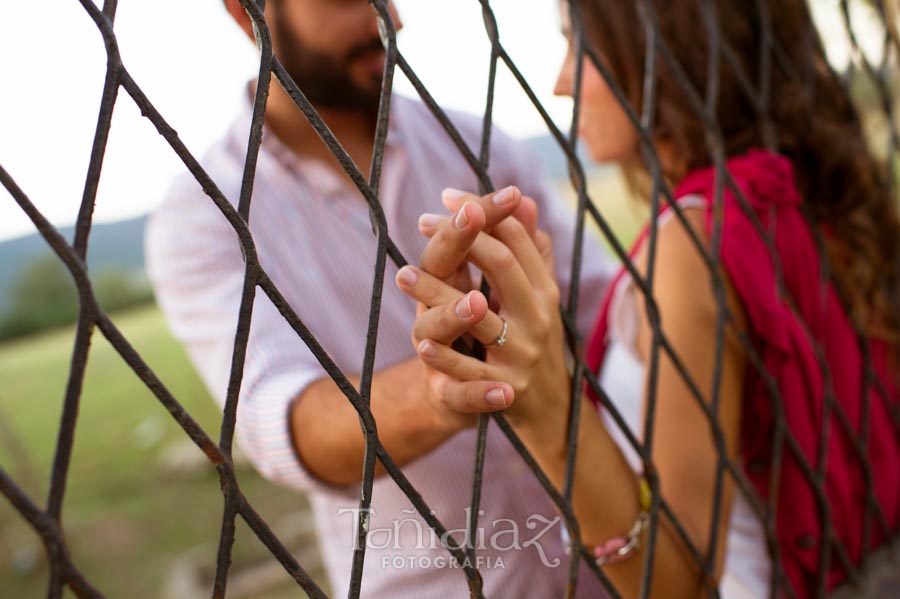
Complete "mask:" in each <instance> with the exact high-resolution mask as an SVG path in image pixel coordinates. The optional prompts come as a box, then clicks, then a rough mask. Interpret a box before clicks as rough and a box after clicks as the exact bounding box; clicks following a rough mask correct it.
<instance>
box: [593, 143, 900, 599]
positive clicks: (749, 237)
mask: <svg viewBox="0 0 900 599" xmlns="http://www.w3.org/2000/svg"><path fill="white" fill-rule="evenodd" d="M728 170H729V171H730V173H731V175H732V177H733V178H734V180H735V182H736V183H737V185H738V187H739V188H740V189H741V191H742V193H743V195H744V197H745V198H746V200H747V202H749V204H750V205H751V207H752V209H753V210H754V211H755V213H756V216H757V217H758V218H759V220H760V222H761V223H762V225H763V230H765V231H774V235H775V239H774V241H775V247H776V250H777V254H778V257H779V259H780V261H781V266H782V271H783V281H784V284H785V287H786V288H787V290H788V292H789V294H790V295H791V297H793V299H794V301H795V302H796V306H797V310H798V313H799V316H800V317H801V318H802V320H803V321H805V322H806V323H807V324H808V327H809V330H810V331H811V332H812V335H813V336H814V337H815V338H816V342H817V343H818V344H819V345H820V346H821V348H822V350H823V353H824V357H825V361H826V362H827V365H828V370H829V375H830V376H831V387H832V389H833V391H834V395H835V397H836V399H837V403H838V404H840V406H841V408H842V409H843V411H844V413H845V414H846V415H847V417H848V420H849V422H850V424H851V426H852V427H853V430H854V431H856V433H857V434H858V433H859V431H860V421H861V414H862V408H863V398H862V392H861V391H862V385H863V367H864V361H863V356H862V352H861V348H860V344H859V341H858V338H857V336H856V334H855V333H854V329H853V328H852V326H851V324H850V321H849V318H848V316H847V314H846V312H845V310H844V309H843V307H842V304H841V302H840V300H839V298H838V296H837V293H836V291H835V289H834V286H833V285H830V284H829V285H828V287H827V293H823V292H822V286H821V284H820V279H819V277H820V273H819V254H818V252H817V248H816V244H815V241H814V239H813V236H812V233H811V231H810V228H809V225H808V223H807V221H806V219H805V218H804V217H803V215H802V213H801V211H800V203H801V201H802V200H801V197H800V194H799V192H798V190H797V186H796V183H795V181H794V174H793V169H792V167H791V163H790V161H789V160H788V159H787V158H784V157H782V156H778V155H776V154H772V153H769V152H765V151H760V150H754V151H751V152H749V153H747V154H746V155H743V156H739V157H735V158H732V159H730V160H729V161H728ZM714 185H715V170H714V169H712V168H705V169H700V170H696V171H693V172H691V173H690V174H688V176H687V177H686V178H685V179H684V181H682V182H681V184H680V185H679V186H678V189H677V190H676V192H675V197H676V198H680V197H683V196H685V195H695V194H696V195H700V196H703V197H704V198H706V199H707V208H706V232H707V234H708V235H711V234H712V224H713V212H712V199H713V198H714ZM668 209H669V207H668V205H667V206H665V208H664V209H663V211H665V210H668ZM774 225H777V226H774ZM646 236H647V230H645V231H644V232H643V233H642V234H641V236H640V237H639V239H638V241H637V242H636V244H635V248H636V247H638V246H639V245H640V244H641V241H642V240H643V239H644V238H645V237H646ZM634 251H635V249H634V248H633V249H632V254H633V253H634ZM720 256H721V260H722V264H723V267H724V268H725V270H726V271H727V272H728V275H729V277H730V279H731V282H732V284H733V285H734V289H735V291H736V293H737V295H738V297H739V298H740V301H741V303H742V305H743V307H744V309H745V311H746V314H747V320H748V326H749V329H750V337H751V339H752V341H753V345H754V347H755V349H756V351H757V352H758V353H759V355H760V356H761V358H762V360H763V363H764V365H765V367H766V369H767V370H768V372H769V373H771V375H772V376H773V377H774V379H775V380H776V381H777V385H778V389H779V392H780V394H781V397H782V398H783V410H784V417H785V420H786V424H787V429H788V430H789V431H791V433H792V434H793V435H794V437H795V438H796V439H797V441H798V444H799V447H800V449H801V451H802V453H803V455H804V456H805V458H806V460H807V462H808V463H809V464H811V465H812V467H813V469H815V468H816V464H817V455H818V445H819V439H820V438H821V435H822V434H823V432H824V431H823V427H822V412H823V407H824V394H825V389H826V387H825V385H824V381H823V377H822V374H821V373H820V368H819V363H818V361H817V360H816V355H815V353H814V348H813V346H812V345H811V344H810V343H809V340H808V337H807V335H806V333H805V332H804V330H803V328H802V326H801V324H800V322H801V321H800V320H799V319H798V316H797V315H796V314H795V313H794V312H793V311H792V310H791V309H790V308H789V307H788V305H787V303H786V302H785V301H783V300H782V299H781V298H780V297H779V293H778V286H777V284H776V269H775V263H774V262H773V260H772V257H771V255H770V253H769V251H768V249H767V248H766V246H765V244H764V242H763V240H762V238H761V237H760V236H759V235H758V234H757V232H756V229H755V228H754V226H753V224H752V222H751V220H750V218H749V217H748V216H747V215H746V214H745V213H744V210H743V209H742V208H741V206H740V204H739V201H738V199H737V197H735V195H734V194H733V193H731V191H730V190H728V189H727V188H726V192H725V194H724V218H723V223H722V244H721V254H720ZM623 274H624V269H622V271H621V272H620V273H619V275H618V277H617V278H616V281H615V282H617V281H618V279H619V278H620V277H621V276H622V275H623ZM615 282H614V283H613V284H612V285H611V286H610V293H609V294H608V295H607V298H606V299H605V300H604V302H603V305H602V308H601V310H600V313H599V315H598V319H597V324H596V327H595V329H594V333H593V336H592V338H591V340H590V341H589V343H588V349H587V352H586V360H587V364H588V366H589V367H590V368H591V370H592V371H593V372H595V373H597V372H599V370H600V365H601V364H602V362H603V356H604V353H605V351H606V346H607V340H608V339H607V333H608V330H609V320H608V319H609V307H610V299H611V298H610V296H611V290H612V289H614V288H615ZM866 341H867V343H868V345H869V351H870V353H871V358H872V366H873V368H874V372H875V375H876V377H877V378H878V379H879V380H880V381H881V383H882V384H883V385H884V388H885V389H886V391H887V397H883V396H881V394H880V393H879V391H878V389H876V388H874V386H873V385H869V387H868V394H869V400H870V404H869V406H870V414H871V415H870V431H869V443H868V459H869V461H870V463H871V466H872V472H873V473H874V487H875V496H876V499H877V502H878V503H879V504H880V506H881V508H882V510H883V511H884V514H885V515H886V517H887V521H888V524H889V526H890V527H891V529H892V530H897V520H898V508H900V434H898V428H897V425H896V424H895V423H894V417H893V416H892V414H891V411H890V410H889V409H888V407H887V405H890V406H891V409H893V410H895V411H896V410H897V408H898V403H900V402H898V387H897V385H896V379H895V378H894V374H895V373H893V372H892V371H891V370H890V365H889V355H890V354H889V351H890V349H891V348H890V347H889V346H888V345H887V344H886V343H884V342H882V341H879V340H875V339H868V340H866ZM889 373H890V374H889ZM589 396H590V397H591V399H592V401H594V402H595V404H596V403H597V398H596V397H595V396H594V395H593V393H592V392H590V390H589ZM886 404H887V405H886ZM775 422H776V420H775V415H774V413H773V407H772V400H771V399H770V396H769V393H768V391H767V389H766V386H765V384H764V382H763V379H762V378H761V376H760V374H759V372H757V370H756V369H755V368H754V367H753V366H752V365H749V364H748V366H747V371H746V380H745V384H744V392H743V416H742V422H741V458H742V465H743V467H744V471H745V472H746V474H747V476H748V478H749V480H750V481H751V482H752V483H753V485H754V486H755V488H756V490H757V491H758V492H759V494H760V496H761V497H762V498H763V499H764V500H767V499H768V498H769V496H770V494H771V493H772V490H771V489H770V473H771V468H772V466H773V464H774V459H773V447H772V446H773V443H772V440H773V434H774V430H775ZM827 434H828V442H827V462H826V464H827V466H826V469H825V485H824V491H825V497H826V498H827V501H828V506H829V510H830V512H831V519H832V522H833V526H834V531H835V534H836V536H837V539H838V540H839V541H840V543H841V544H842V545H843V547H844V548H845V549H846V550H847V553H848V554H849V557H850V559H851V560H852V561H853V562H854V564H857V565H858V564H859V562H860V560H861V556H862V553H863V546H862V545H863V522H864V513H865V493H864V490H865V484H864V478H863V469H862V467H861V465H860V462H859V459H858V458H857V457H856V454H855V452H854V449H853V445H852V443H851V441H850V438H849V436H848V435H847V434H846V432H845V428H844V427H843V426H842V425H841V424H840V423H839V422H838V418H837V415H836V414H832V416H831V419H830V423H829V426H828V430H827ZM775 492H776V493H777V501H776V505H777V515H776V536H777V539H778V544H779V549H780V552H781V565H782V567H783V569H784V572H785V574H786V575H787V578H788V580H789V581H790V583H791V585H792V587H793V589H794V591H795V593H796V594H797V596H798V597H799V598H800V599H807V598H809V597H813V596H814V595H815V580H816V570H817V565H818V562H819V559H818V557H819V556H818V554H819V547H820V545H819V543H820V540H821V528H820V527H821V523H822V515H821V514H820V511H819V509H818V502H817V499H816V494H815V491H814V488H813V487H812V485H811V484H810V483H809V482H808V479H807V477H806V476H805V475H804V474H803V472H802V471H801V468H800V466H799V464H798V462H797V460H796V459H795V458H794V455H793V453H792V452H791V450H790V449H788V448H785V449H783V450H782V468H781V474H780V477H779V478H778V481H777V487H776V491H775ZM873 522H874V524H873V526H872V530H871V546H872V547H876V546H878V545H880V544H881V543H882V542H884V541H885V538H884V535H883V534H882V533H881V528H880V527H879V526H878V524H877V520H874V519H873ZM829 568H830V569H829V571H828V575H827V586H828V590H831V589H832V588H834V587H835V586H837V585H838V584H839V583H841V582H842V581H843V580H845V579H846V577H847V573H846V572H845V570H844V568H843V566H842V565H841V562H840V561H839V559H838V557H837V556H836V555H834V553H833V552H832V556H831V559H830V562H829Z"/></svg>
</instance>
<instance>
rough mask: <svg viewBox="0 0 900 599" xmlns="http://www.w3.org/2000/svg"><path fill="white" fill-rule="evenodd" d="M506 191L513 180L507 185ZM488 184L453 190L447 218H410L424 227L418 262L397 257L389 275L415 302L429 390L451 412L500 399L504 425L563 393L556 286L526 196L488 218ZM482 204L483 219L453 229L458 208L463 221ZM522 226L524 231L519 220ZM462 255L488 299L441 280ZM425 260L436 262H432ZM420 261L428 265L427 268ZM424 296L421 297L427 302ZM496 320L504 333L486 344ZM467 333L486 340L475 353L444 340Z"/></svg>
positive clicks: (530, 415)
mask: <svg viewBox="0 0 900 599" xmlns="http://www.w3.org/2000/svg"><path fill="white" fill-rule="evenodd" d="M504 191H506V192H507V193H509V194H513V195H514V196H515V195H518V190H515V188H511V191H510V188H508V190H504ZM501 193H503V192H498V193H497V194H491V195H489V196H486V197H485V198H477V197H476V196H471V195H468V194H458V195H457V197H455V198H453V200H451V201H450V202H448V200H447V197H446V194H445V203H451V205H452V202H453V201H456V202H457V203H458V204H462V206H461V207H460V208H459V210H458V211H457V213H456V214H455V215H454V216H452V217H449V218H433V217H429V218H423V219H422V221H421V222H420V228H422V231H423V233H425V234H426V235H428V236H430V237H431V241H430V242H429V244H428V246H427V247H426V249H425V252H424V253H423V258H422V265H423V268H414V267H404V268H403V269H401V271H400V273H398V277H397V284H398V286H399V287H400V289H401V290H402V291H404V292H405V293H407V294H408V295H410V296H411V297H413V298H415V299H416V300H418V301H419V302H420V311H419V315H418V317H417V319H416V323H415V327H414V330H413V338H414V342H415V343H416V347H417V351H418V354H419V356H420V358H421V359H422V361H423V362H424V363H425V364H427V365H428V366H429V367H430V368H432V369H433V372H432V373H430V375H429V384H430V386H431V389H432V391H433V393H434V394H435V396H436V398H437V399H438V400H439V401H440V402H441V403H442V404H444V405H446V406H448V407H450V408H451V409H455V410H458V411H460V412H466V413H471V412H490V411H496V410H500V409H504V408H507V407H510V406H511V404H513V401H514V402H515V403H514V405H512V407H511V408H510V410H509V412H508V416H509V417H510V419H511V422H512V423H513V424H514V425H520V426H527V425H529V424H531V423H537V422H539V421H540V418H541V417H542V415H546V411H547V410H556V409H559V408H560V407H564V406H565V405H566V403H567V401H568V396H569V376H568V373H567V371H566V368H565V359H564V349H563V348H564V346H563V327H562V322H561V320H560V317H559V289H558V287H557V285H556V281H555V279H554V276H553V268H552V251H551V249H550V247H551V246H550V242H549V238H548V236H547V235H546V234H545V233H544V232H542V231H539V230H537V228H536V223H537V218H536V210H535V209H534V206H533V202H530V201H525V200H523V204H522V206H520V208H519V209H518V212H519V213H520V214H522V216H523V221H525V224H523V222H522V221H520V220H518V219H516V218H505V219H504V220H501V221H499V222H496V224H495V225H494V226H493V228H492V229H490V225H491V223H492V222H493V221H495V220H496V214H490V213H491V212H492V211H495V210H494V209H495V208H496V204H495V203H494V202H493V198H494V197H496V196H498V195H500V194H501ZM479 208H480V209H481V210H483V211H484V212H485V214H486V217H485V219H484V226H483V227H482V228H483V229H490V232H491V235H487V234H485V233H484V232H480V233H478V234H477V235H474V236H473V235H472V231H471V230H469V229H465V230H463V229H460V228H459V227H458V222H459V219H460V216H459V215H460V214H465V215H466V216H464V217H463V219H464V220H467V221H469V222H472V221H478V220H480V216H479V215H478V212H479ZM530 228H532V230H531V231H529V229H530ZM465 259H468V260H470V261H471V262H472V263H473V264H475V266H477V267H478V268H479V269H480V270H481V271H482V272H483V273H484V275H485V277H486V278H487V281H488V283H489V284H490V286H491V299H492V302H493V301H494V300H496V301H497V302H498V304H499V311H498V312H494V311H492V310H489V309H488V303H487V300H486V298H485V297H484V296H483V295H482V294H481V293H480V292H478V291H471V292H469V293H466V294H463V293H462V292H461V291H459V290H457V289H454V288H453V287H452V286H450V285H448V284H446V283H445V282H444V281H442V280H441V279H442V278H446V277H448V276H450V275H451V274H452V273H454V272H457V271H458V269H459V267H460V265H463V264H464V263H465V262H464V260H465ZM427 265H438V268H437V272H435V270H434V269H429V268H427ZM429 271H430V272H429ZM428 306H430V307H428ZM504 321H505V322H506V335H505V343H504V344H503V345H502V346H493V347H491V346H492V345H494V344H495V342H496V341H497V339H498V337H499V336H500V335H501V332H502V331H503V328H504V325H503V323H504ZM466 333H470V334H471V335H472V336H473V337H475V338H476V339H478V340H479V341H480V342H481V343H483V344H484V345H485V346H486V347H487V348H488V349H487V357H486V360H485V361H484V362H482V361H480V360H477V359H475V358H472V357H469V356H465V355H463V354H461V353H459V352H457V351H455V350H454V349H453V348H452V347H450V346H451V344H452V343H453V341H454V340H455V339H457V338H459V337H460V336H462V335H464V334H466Z"/></svg>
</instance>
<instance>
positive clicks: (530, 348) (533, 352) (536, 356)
mask: <svg viewBox="0 0 900 599" xmlns="http://www.w3.org/2000/svg"><path fill="white" fill-rule="evenodd" d="M540 358H541V351H540V350H539V349H538V348H537V346H536V345H531V344H528V345H525V346H523V347H522V361H523V362H524V363H525V364H528V365H529V366H531V365H533V364H537V362H538V360H540Z"/></svg>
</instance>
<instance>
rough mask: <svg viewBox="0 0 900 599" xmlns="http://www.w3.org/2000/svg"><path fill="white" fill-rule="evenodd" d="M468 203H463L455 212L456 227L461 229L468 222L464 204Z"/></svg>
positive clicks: (467, 203)
mask: <svg viewBox="0 0 900 599" xmlns="http://www.w3.org/2000/svg"><path fill="white" fill-rule="evenodd" d="M468 205H469V202H466V203H465V204H463V207H462V208H460V209H459V212H457V213H456V220H455V221H454V222H455V223H456V228H457V229H462V228H463V227H465V226H466V225H468V224H469V217H468V216H466V206H468Z"/></svg>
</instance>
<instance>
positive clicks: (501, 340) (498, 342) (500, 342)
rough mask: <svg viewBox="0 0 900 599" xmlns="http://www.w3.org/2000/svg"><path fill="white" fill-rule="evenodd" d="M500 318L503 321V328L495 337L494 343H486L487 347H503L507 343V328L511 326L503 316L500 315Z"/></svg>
mask: <svg viewBox="0 0 900 599" xmlns="http://www.w3.org/2000/svg"><path fill="white" fill-rule="evenodd" d="M500 320H502V321H503V330H502V331H500V334H499V335H497V338H496V339H494V342H493V343H491V344H490V345H485V347H503V346H504V345H506V330H507V329H508V328H509V324H508V323H507V322H506V319H505V318H503V317H502V316H501V317H500Z"/></svg>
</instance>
